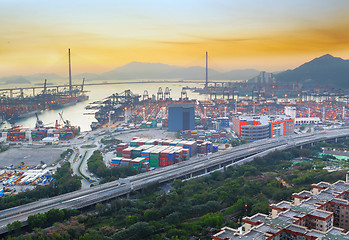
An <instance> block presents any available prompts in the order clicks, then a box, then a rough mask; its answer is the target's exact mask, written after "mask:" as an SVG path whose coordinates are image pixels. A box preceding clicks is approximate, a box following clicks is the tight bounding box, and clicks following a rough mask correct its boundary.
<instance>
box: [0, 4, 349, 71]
mask: <svg viewBox="0 0 349 240" xmlns="http://www.w3.org/2000/svg"><path fill="white" fill-rule="evenodd" d="M348 13H349V1H347V0H333V1H328V0H309V1H300V0H293V1H276V0H264V1H260V0H236V1H230V0H218V1H210V0H195V1H194V0H187V1H184V0H176V1H161V0H148V1H141V0H139V1H133V0H130V1H126V0H124V1H121V0H117V1H111V0H110V1H106V0H101V1H92V0H90V1H88V0H86V1H68V0H62V1H47V0H46V1H41V0H34V1H26V0H17V1H13V0H3V1H2V2H1V7H0V77H2V76H8V75H20V74H33V73H42V72H49V73H51V72H52V73H58V74H62V75H66V74H67V66H66V65H67V51H68V48H71V51H72V63H73V71H74V74H77V73H84V72H90V73H101V72H105V71H109V70H111V69H113V68H115V67H118V66H122V65H124V64H127V63H129V62H132V61H139V62H160V63H165V64H170V65H180V66H204V65H205V59H204V58H205V52H206V51H208V52H209V57H210V60H209V63H210V67H212V68H214V69H216V70H218V71H227V70H232V69H242V68H255V69H258V70H266V71H280V70H286V69H288V68H294V67H297V66H298V65H300V64H302V63H304V62H305V61H309V60H311V59H313V58H315V57H319V56H321V55H324V54H327V53H329V54H331V55H334V56H337V57H341V58H344V59H348V58H349V16H348V15H349V14H348Z"/></svg>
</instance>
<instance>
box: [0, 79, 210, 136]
mask: <svg viewBox="0 0 349 240" xmlns="http://www.w3.org/2000/svg"><path fill="white" fill-rule="evenodd" d="M187 86H188V87H191V88H192V87H200V88H201V87H203V86H204V84H199V83H185V82H159V83H147V82H142V83H120V84H107V85H93V86H91V85H86V86H85V87H84V90H86V91H88V92H87V95H88V96H89V100H86V101H83V102H79V103H77V104H75V105H71V106H67V107H64V108H61V109H55V110H45V111H42V112H40V113H39V114H38V116H39V118H40V120H42V121H43V122H44V125H45V126H54V125H55V123H56V120H59V123H62V120H61V119H60V116H59V113H62V112H63V118H64V120H69V121H70V122H71V124H72V125H74V126H80V128H81V131H89V130H91V128H90V125H91V123H92V122H94V121H96V119H95V118H94V115H93V111H91V110H86V109H85V107H86V106H87V105H89V103H92V102H95V101H99V100H102V99H104V98H106V97H108V96H110V95H112V94H113V93H118V94H120V93H122V92H123V91H125V90H127V89H130V90H131V91H132V92H133V93H134V94H139V95H140V96H141V98H140V100H142V99H143V98H142V96H143V93H144V90H147V91H148V94H149V97H151V96H152V95H155V96H156V95H157V92H158V89H159V87H161V88H162V91H163V92H164V91H165V88H166V87H168V88H169V89H170V93H171V98H172V99H175V100H178V99H179V98H180V97H181V91H182V87H187ZM186 92H187V96H188V97H189V98H190V99H198V100H204V99H207V96H206V95H200V94H198V93H195V92H192V91H190V90H186ZM35 123H36V117H35V116H31V117H28V118H24V119H20V120H18V122H17V123H16V124H17V125H20V126H23V127H24V128H34V127H35ZM9 127H10V126H9V125H8V124H5V125H2V126H1V128H9Z"/></svg>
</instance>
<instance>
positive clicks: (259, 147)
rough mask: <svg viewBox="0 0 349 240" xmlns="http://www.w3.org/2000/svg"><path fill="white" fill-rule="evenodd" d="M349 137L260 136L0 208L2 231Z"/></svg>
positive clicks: (336, 133) (340, 132)
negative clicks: (49, 214) (206, 153)
mask: <svg viewBox="0 0 349 240" xmlns="http://www.w3.org/2000/svg"><path fill="white" fill-rule="evenodd" d="M347 137H349V128H341V129H333V130H325V131H322V132H319V133H312V134H299V135H293V136H287V137H279V138H273V139H264V140H259V141H255V142H251V143H248V144H244V145H241V146H238V147H234V148H231V149H229V150H225V151H222V152H218V153H215V154H212V155H210V156H205V157H202V158H197V159H192V160H189V161H185V162H181V163H177V164H174V165H171V166H168V167H165V168H158V169H156V170H154V171H150V172H146V173H142V174H138V175H135V176H132V177H128V178H127V179H125V181H123V183H122V184H120V182H119V181H113V182H109V183H105V184H102V185H99V186H95V187H93V188H89V189H85V190H79V191H75V192H72V193H67V194H63V195H60V196H56V197H52V198H49V199H42V200H40V201H37V202H33V203H29V204H26V205H22V206H17V207H14V208H10V209H6V210H2V211H0V234H1V233H5V232H6V231H7V224H8V223H12V222H14V221H21V222H22V223H23V225H25V224H26V220H27V218H28V216H29V215H33V214H37V213H43V212H46V211H48V210H50V209H53V208H58V209H64V208H70V209H80V208H83V207H86V206H89V205H93V204H96V203H98V202H103V201H106V200H109V199H112V198H115V197H120V196H125V195H127V194H129V193H130V192H131V191H134V190H140V189H142V188H145V187H147V186H149V185H151V184H154V183H163V182H168V181H172V180H173V179H187V178H192V177H195V176H200V175H204V174H207V173H209V172H211V171H215V170H216V169H220V168H224V167H225V166H230V165H234V164H239V165H240V164H244V163H246V162H248V161H252V160H253V158H254V157H256V156H263V155H266V154H268V153H269V152H272V151H274V150H286V149H290V148H292V147H295V146H304V145H307V144H313V143H316V142H319V141H330V140H334V141H337V139H338V138H347ZM125 182H126V183H125Z"/></svg>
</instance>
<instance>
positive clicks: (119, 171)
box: [87, 150, 137, 183]
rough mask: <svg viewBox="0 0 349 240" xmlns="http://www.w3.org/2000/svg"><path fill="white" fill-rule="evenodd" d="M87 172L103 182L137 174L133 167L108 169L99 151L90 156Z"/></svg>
mask: <svg viewBox="0 0 349 240" xmlns="http://www.w3.org/2000/svg"><path fill="white" fill-rule="evenodd" d="M87 166H88V170H89V171H90V172H91V173H94V174H95V175H96V176H97V177H101V178H103V181H102V182H101V183H104V182H110V181H113V180H117V179H119V178H120V177H121V178H125V177H128V176H132V175H135V174H137V170H135V169H134V168H133V167H131V166H129V167H121V166H118V167H113V168H108V167H107V166H106V165H105V164H104V162H103V156H102V155H101V153H100V151H98V150H96V151H94V152H93V154H92V156H91V157H90V158H89V159H88V161H87Z"/></svg>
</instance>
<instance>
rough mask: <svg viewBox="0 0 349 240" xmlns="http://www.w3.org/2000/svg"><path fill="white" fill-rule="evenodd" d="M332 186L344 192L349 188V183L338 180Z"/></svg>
mask: <svg viewBox="0 0 349 240" xmlns="http://www.w3.org/2000/svg"><path fill="white" fill-rule="evenodd" d="M330 188H332V189H337V190H340V191H341V192H343V191H346V190H349V184H348V183H345V182H344V181H337V182H335V183H334V184H332V185H331V187H330Z"/></svg>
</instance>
